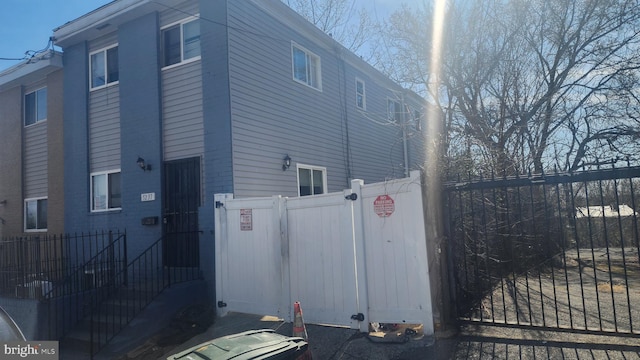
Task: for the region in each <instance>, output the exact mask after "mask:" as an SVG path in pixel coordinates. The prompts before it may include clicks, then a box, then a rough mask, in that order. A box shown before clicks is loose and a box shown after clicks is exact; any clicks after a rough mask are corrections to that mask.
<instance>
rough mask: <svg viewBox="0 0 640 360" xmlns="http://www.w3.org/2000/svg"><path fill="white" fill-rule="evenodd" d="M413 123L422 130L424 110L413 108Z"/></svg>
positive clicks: (417, 128)
mask: <svg viewBox="0 0 640 360" xmlns="http://www.w3.org/2000/svg"><path fill="white" fill-rule="evenodd" d="M413 123H414V125H415V127H416V130H422V112H420V110H415V109H414V110H413Z"/></svg>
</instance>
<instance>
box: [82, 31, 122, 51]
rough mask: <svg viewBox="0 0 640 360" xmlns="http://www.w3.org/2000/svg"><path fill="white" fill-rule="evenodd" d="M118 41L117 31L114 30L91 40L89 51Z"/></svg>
mask: <svg viewBox="0 0 640 360" xmlns="http://www.w3.org/2000/svg"><path fill="white" fill-rule="evenodd" d="M117 42H118V32H116V31H114V32H112V33H110V34H107V35H105V36H102V37H100V38H98V39H95V40H92V41H91V42H90V43H89V53H92V52H94V51H96V50H100V49H103V48H105V47H108V46H112V45H115V44H116V43H117Z"/></svg>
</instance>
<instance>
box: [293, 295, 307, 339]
mask: <svg viewBox="0 0 640 360" xmlns="http://www.w3.org/2000/svg"><path fill="white" fill-rule="evenodd" d="M293 336H297V337H301V338H303V339H304V340H305V341H307V340H308V336H307V328H306V327H305V326H304V320H303V319H302V308H301V307H300V302H299V301H296V302H294V303H293Z"/></svg>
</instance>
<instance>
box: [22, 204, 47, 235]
mask: <svg viewBox="0 0 640 360" xmlns="http://www.w3.org/2000/svg"><path fill="white" fill-rule="evenodd" d="M24 230H25V231H46V230H47V198H39V199H26V200H25V201H24Z"/></svg>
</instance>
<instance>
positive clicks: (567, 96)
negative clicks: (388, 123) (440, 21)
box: [379, 0, 640, 174]
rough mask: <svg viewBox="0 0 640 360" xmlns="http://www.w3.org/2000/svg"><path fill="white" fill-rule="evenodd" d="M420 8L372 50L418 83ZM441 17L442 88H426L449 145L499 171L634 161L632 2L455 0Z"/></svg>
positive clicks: (422, 42) (639, 25) (638, 127)
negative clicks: (441, 113)
mask: <svg viewBox="0 0 640 360" xmlns="http://www.w3.org/2000/svg"><path fill="white" fill-rule="evenodd" d="M429 15H430V11H429V8H428V7H426V6H425V7H423V8H422V9H419V10H415V9H412V10H408V9H407V8H402V9H400V10H399V11H398V12H397V13H396V14H394V15H393V16H392V17H391V18H390V20H389V21H388V22H387V24H386V26H387V30H386V31H384V34H385V35H386V39H385V44H386V45H388V46H389V48H388V49H385V51H384V52H382V53H381V54H382V55H379V56H380V58H385V57H386V61H381V63H383V64H384V66H379V68H381V69H382V70H383V71H385V73H387V74H388V75H390V76H392V77H393V78H394V79H395V80H397V81H400V82H403V83H405V84H409V85H410V86H412V88H414V89H417V90H420V89H428V88H429V87H428V86H426V84H428V83H429V82H430V81H436V79H435V78H434V77H433V74H431V73H430V70H429V68H428V61H427V60H423V59H421V56H425V57H428V56H432V55H431V53H430V52H429V49H430V44H429V42H428V39H429V36H428V35H426V34H429V23H430V21H431V20H430V19H429ZM445 26H446V30H445V37H446V40H445V42H444V52H443V53H442V64H443V65H442V66H443V69H442V73H441V74H440V76H439V78H438V79H437V81H438V82H439V85H440V87H439V89H440V93H437V94H426V93H425V95H426V96H427V97H428V98H430V99H431V100H432V101H434V102H435V103H439V104H440V106H441V108H442V109H443V110H444V111H445V112H446V113H447V117H446V119H447V128H446V129H447V130H448V132H449V137H448V141H449V142H450V143H451V146H449V151H450V153H452V152H457V154H458V155H460V156H467V157H470V158H472V159H473V161H474V162H475V163H476V164H481V165H483V167H485V168H489V169H492V170H495V171H497V172H498V173H501V174H514V173H517V172H522V171H525V170H527V169H531V168H533V170H534V171H536V172H540V171H543V170H544V169H545V168H546V169H548V168H550V167H552V166H558V167H560V168H561V169H564V170H576V169H579V168H581V167H585V166H588V165H589V164H590V163H593V162H594V161H595V160H596V158H598V157H601V158H602V157H608V158H611V157H615V156H631V157H635V159H636V160H640V158H638V156H637V154H638V146H637V144H636V143H637V139H638V137H640V123H639V120H640V117H639V115H640V112H639V111H640V102H639V101H638V100H639V99H638V85H640V84H639V77H638V74H637V72H638V67H639V66H640V51H639V50H640V46H639V45H640V36H638V33H639V31H640V4H638V3H637V1H634V0H619V1H609V0H579V1H574V0H556V1H545V0H533V1H529V0H508V1H503V0H485V1H472V2H469V1H459V2H456V1H453V2H451V3H450V8H449V10H448V16H447V20H446V25H445ZM412 57H414V58H412ZM385 66H386V67H385Z"/></svg>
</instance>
